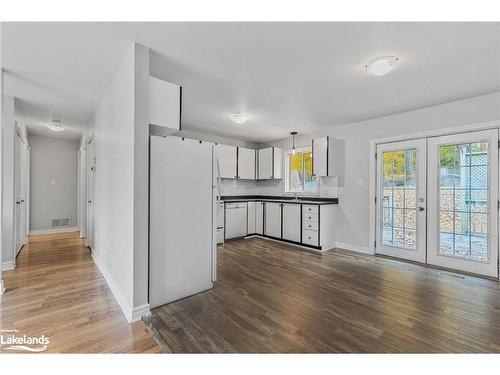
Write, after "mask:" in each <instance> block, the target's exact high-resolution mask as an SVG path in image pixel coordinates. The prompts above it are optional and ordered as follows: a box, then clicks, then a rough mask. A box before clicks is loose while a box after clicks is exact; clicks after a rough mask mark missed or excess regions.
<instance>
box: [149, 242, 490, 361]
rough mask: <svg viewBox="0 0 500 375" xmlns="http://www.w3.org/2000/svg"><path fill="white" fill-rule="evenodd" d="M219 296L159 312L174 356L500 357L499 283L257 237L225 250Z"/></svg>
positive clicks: (156, 319)
mask: <svg viewBox="0 0 500 375" xmlns="http://www.w3.org/2000/svg"><path fill="white" fill-rule="evenodd" d="M218 256H219V265H218V272H219V280H218V282H217V283H216V286H215V287H214V289H212V290H210V291H208V292H204V293H200V294H197V295H195V296H192V297H189V298H186V299H183V300H180V301H176V302H174V303H171V304H169V305H165V306H162V307H159V308H157V309H155V310H153V315H152V316H151V317H150V318H149V319H148V320H147V324H149V325H150V327H151V330H152V332H153V333H154V335H155V336H156V337H157V339H158V340H159V342H160V345H161V346H162V348H163V349H164V350H165V351H172V352H178V353H180V352H182V353H191V352H208V353H216V352H231V353H234V352H244V353H253V352H257V353H268V352H277V353H284V352H301V353H302V352H303V353H309V352H321V353H323V352H331V353H336V352H365V353H371V352H375V353H379V352H390V353H399V352H409V353H421V352H424V353H431V352H467V353H469V352H472V353H475V352H494V353H499V352H500V288H499V284H498V281H491V280H485V279H479V278H474V277H470V276H466V277H465V279H462V278H460V277H455V276H453V274H449V273H443V272H440V271H439V270H436V269H431V268H427V267H423V266H420V265H416V264H409V263H403V262H399V261H395V260H390V259H385V258H380V257H373V256H368V255H366V256H365V255H359V254H356V253H351V252H347V251H344V250H334V251H330V252H328V253H326V254H324V255H323V256H321V255H318V254H313V253H309V252H304V251H301V250H297V249H296V248H294V247H292V246H289V245H286V244H281V243H278V242H271V241H267V240H264V239H259V238H253V239H247V240H237V241H231V242H226V244H225V245H224V247H219V249H218Z"/></svg>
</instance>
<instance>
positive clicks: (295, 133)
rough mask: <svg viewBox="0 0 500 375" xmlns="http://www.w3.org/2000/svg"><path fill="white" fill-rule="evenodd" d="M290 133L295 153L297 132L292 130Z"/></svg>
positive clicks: (293, 152)
mask: <svg viewBox="0 0 500 375" xmlns="http://www.w3.org/2000/svg"><path fill="white" fill-rule="evenodd" d="M290 135H291V136H292V154H295V136H296V135H297V132H291V133H290Z"/></svg>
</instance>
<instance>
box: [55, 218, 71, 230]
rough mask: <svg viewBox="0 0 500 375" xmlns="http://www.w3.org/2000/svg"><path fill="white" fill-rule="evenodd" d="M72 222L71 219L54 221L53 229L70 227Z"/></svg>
mask: <svg viewBox="0 0 500 375" xmlns="http://www.w3.org/2000/svg"><path fill="white" fill-rule="evenodd" d="M70 224H71V221H70V219H69V218H64V219H52V228H60V227H69V226H70Z"/></svg>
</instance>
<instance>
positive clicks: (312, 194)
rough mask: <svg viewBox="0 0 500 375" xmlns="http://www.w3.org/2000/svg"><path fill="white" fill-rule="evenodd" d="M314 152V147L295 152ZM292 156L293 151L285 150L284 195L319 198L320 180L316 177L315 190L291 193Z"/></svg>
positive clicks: (297, 148)
mask: <svg viewBox="0 0 500 375" xmlns="http://www.w3.org/2000/svg"><path fill="white" fill-rule="evenodd" d="M311 151H312V146H305V147H296V148H295V152H311ZM291 154H292V149H291V148H290V149H288V150H284V158H283V164H284V165H283V171H284V182H285V184H284V187H283V192H284V194H288V195H294V194H297V195H300V196H310V197H315V196H319V179H318V177H316V189H315V190H310V191H290V190H289V186H290V155H291Z"/></svg>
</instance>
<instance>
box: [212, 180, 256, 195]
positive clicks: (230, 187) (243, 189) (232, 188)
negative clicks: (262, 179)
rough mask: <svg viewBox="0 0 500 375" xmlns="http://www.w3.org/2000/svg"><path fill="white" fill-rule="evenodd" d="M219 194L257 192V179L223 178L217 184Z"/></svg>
mask: <svg viewBox="0 0 500 375" xmlns="http://www.w3.org/2000/svg"><path fill="white" fill-rule="evenodd" d="M218 187H219V194H220V195H253V194H257V193H256V192H257V181H255V180H231V179H226V178H223V179H221V180H220V183H219V185H218Z"/></svg>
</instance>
